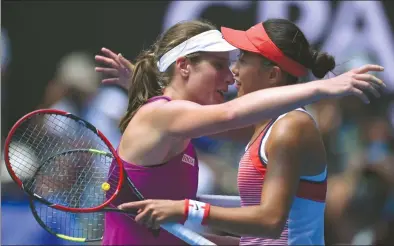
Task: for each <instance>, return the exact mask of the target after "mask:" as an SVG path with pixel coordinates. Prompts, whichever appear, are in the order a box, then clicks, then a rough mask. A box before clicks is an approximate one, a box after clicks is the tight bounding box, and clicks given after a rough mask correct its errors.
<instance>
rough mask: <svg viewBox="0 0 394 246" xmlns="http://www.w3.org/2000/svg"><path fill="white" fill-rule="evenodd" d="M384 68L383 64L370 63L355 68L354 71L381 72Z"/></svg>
mask: <svg viewBox="0 0 394 246" xmlns="http://www.w3.org/2000/svg"><path fill="white" fill-rule="evenodd" d="M383 70H384V67H382V66H379V65H373V64H368V65H364V66H362V67H359V68H356V69H353V72H354V73H367V72H371V71H375V72H381V71H383Z"/></svg>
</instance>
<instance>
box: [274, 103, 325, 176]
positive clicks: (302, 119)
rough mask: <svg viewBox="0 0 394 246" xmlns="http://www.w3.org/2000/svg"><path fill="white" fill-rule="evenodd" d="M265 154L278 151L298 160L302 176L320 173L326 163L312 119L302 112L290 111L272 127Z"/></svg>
mask: <svg viewBox="0 0 394 246" xmlns="http://www.w3.org/2000/svg"><path fill="white" fill-rule="evenodd" d="M267 145H268V146H267V153H268V155H269V152H270V151H275V150H276V151H278V150H279V152H278V153H283V154H285V153H287V154H289V155H293V157H294V158H300V160H301V162H302V163H303V164H302V166H301V174H302V175H316V174H318V173H321V172H322V171H323V170H324V168H325V164H326V162H327V160H326V151H325V148H324V143H323V140H322V138H321V135H320V132H319V129H318V127H317V125H316V123H315V121H314V120H313V118H312V117H311V116H310V115H309V114H307V113H305V112H302V111H292V112H290V113H288V114H287V115H286V116H285V117H283V118H282V119H280V120H278V121H277V122H276V123H275V125H274V126H273V127H272V131H271V135H270V137H269V139H268V143H267Z"/></svg>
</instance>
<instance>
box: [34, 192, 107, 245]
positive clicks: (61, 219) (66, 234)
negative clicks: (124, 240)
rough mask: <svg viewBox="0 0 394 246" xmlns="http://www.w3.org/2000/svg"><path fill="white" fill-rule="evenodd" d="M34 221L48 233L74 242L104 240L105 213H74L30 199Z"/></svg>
mask: <svg viewBox="0 0 394 246" xmlns="http://www.w3.org/2000/svg"><path fill="white" fill-rule="evenodd" d="M30 209H31V212H32V214H33V217H34V219H35V220H36V221H37V223H38V224H39V225H40V226H41V227H42V228H44V229H45V230H46V231H47V232H48V233H50V234H52V235H54V236H56V237H58V238H61V239H64V240H67V241H72V242H98V241H101V240H102V238H103V233H104V213H103V212H96V213H72V212H65V211H62V210H57V209H54V208H51V207H49V206H47V205H46V204H43V203H41V202H40V201H38V200H35V199H30Z"/></svg>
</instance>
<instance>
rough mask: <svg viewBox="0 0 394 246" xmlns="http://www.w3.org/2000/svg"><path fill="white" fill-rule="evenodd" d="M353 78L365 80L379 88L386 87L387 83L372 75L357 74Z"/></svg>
mask: <svg viewBox="0 0 394 246" xmlns="http://www.w3.org/2000/svg"><path fill="white" fill-rule="evenodd" d="M353 78H355V79H357V80H364V81H367V82H371V83H373V84H375V85H377V86H378V87H382V86H383V87H386V85H385V83H383V81H382V80H380V79H379V78H377V77H375V76H373V75H372V74H355V75H354V76H353Z"/></svg>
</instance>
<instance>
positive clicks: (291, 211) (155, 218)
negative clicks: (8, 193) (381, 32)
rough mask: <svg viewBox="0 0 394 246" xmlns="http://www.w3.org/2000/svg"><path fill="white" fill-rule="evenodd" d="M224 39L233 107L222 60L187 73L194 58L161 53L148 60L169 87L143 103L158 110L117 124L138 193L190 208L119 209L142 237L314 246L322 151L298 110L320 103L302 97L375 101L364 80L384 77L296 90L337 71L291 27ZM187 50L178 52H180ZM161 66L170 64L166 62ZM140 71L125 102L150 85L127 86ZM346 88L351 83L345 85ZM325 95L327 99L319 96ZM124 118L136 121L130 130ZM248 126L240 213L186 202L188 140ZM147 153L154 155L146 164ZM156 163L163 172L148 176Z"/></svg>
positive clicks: (258, 28)
mask: <svg viewBox="0 0 394 246" xmlns="http://www.w3.org/2000/svg"><path fill="white" fill-rule="evenodd" d="M192 23H193V24H195V23H198V22H192ZM182 25H185V26H184V28H186V29H187V27H190V25H191V24H189V23H187V24H180V25H178V26H175V27H173V29H172V30H171V29H170V30H169V32H168V33H167V34H166V35H169V33H172V31H175V30H177V28H178V27H181V26H182ZM184 32H186V31H185V29H184ZM222 33H223V36H224V38H225V39H226V40H227V41H228V42H229V43H230V44H231V45H233V46H235V47H237V48H239V49H241V50H242V52H241V55H240V58H239V60H238V61H237V63H236V65H235V67H234V68H233V69H232V72H233V73H234V79H235V80H236V83H237V84H236V85H237V87H238V93H239V97H238V98H237V99H235V100H233V101H230V102H226V103H223V97H222V92H223V91H226V88H227V85H228V84H230V83H232V81H233V80H232V79H233V77H232V74H230V73H229V71H228V70H227V67H226V62H227V61H225V60H226V58H227V54H224V53H217V54H215V55H213V54H212V53H200V54H199V55H198V56H197V57H199V58H200V60H198V62H197V63H194V61H195V60H193V59H195V57H193V59H190V60H189V59H188V58H185V57H184V56H185V53H181V52H179V53H175V51H174V50H176V51H177V49H178V48H175V49H174V50H170V51H164V50H163V51H159V52H156V53H155V58H157V59H159V58H160V57H161V58H160V61H159V70H160V71H165V69H166V68H167V66H165V67H164V68H162V67H161V65H162V64H170V63H172V64H174V65H172V67H171V69H170V70H167V71H170V72H171V75H172V76H173V77H172V81H171V82H170V83H166V82H164V83H163V81H162V80H160V79H159V80H158V81H161V82H162V83H163V84H162V86H161V87H160V86H159V85H157V84H155V86H156V87H155V88H156V90H157V93H160V88H165V90H164V95H165V98H163V97H159V98H160V100H158V97H156V98H155V99H150V101H152V100H156V101H155V102H152V103H150V104H149V105H146V106H144V107H143V108H140V109H139V111H138V112H137V113H135V111H132V112H130V113H129V114H128V115H127V116H126V118H125V120H124V121H123V124H122V126H125V124H126V123H127V124H128V126H127V128H126V131H125V135H124V138H123V140H122V142H121V144H120V148H119V151H120V154H121V157H122V158H124V159H125V160H127V161H128V162H130V163H139V165H138V168H139V169H140V170H144V171H145V172H144V174H142V173H141V174H140V176H138V178H141V184H142V185H143V186H141V187H140V188H141V189H143V190H145V191H146V193H147V194H148V193H149V194H151V195H152V196H151V197H155V198H156V197H159V196H160V197H165V196H167V197H175V196H183V197H185V198H189V199H185V200H180V201H174V199H171V198H170V199H171V200H146V201H138V202H130V203H124V204H122V205H121V206H119V207H120V208H122V209H138V210H139V215H138V216H137V217H136V221H137V222H138V223H139V224H142V225H145V226H147V227H150V228H158V226H159V224H161V223H163V222H169V221H172V222H174V221H182V222H185V221H191V222H194V223H201V224H207V225H209V226H212V227H214V228H217V229H220V230H222V231H226V232H228V233H232V234H236V235H240V236H242V238H241V245H248V244H250V245H265V244H275V245H278V244H283V245H285V244H290V245H293V244H309V245H310V244H318V245H322V244H324V230H323V224H324V207H325V195H326V176H327V169H326V158H325V150H324V146H323V143H322V140H321V137H320V134H319V130H318V128H317V126H316V124H315V121H314V120H313V118H312V117H311V116H310V115H309V114H308V113H307V111H306V110H305V109H303V108H301V106H303V105H305V104H308V103H310V102H312V101H313V100H315V99H316V98H321V94H320V95H319V96H317V97H316V96H307V95H308V94H309V93H311V94H314V93H316V90H315V92H313V89H312V91H310V92H309V90H311V89H310V87H311V86H312V87H315V86H316V85H317V86H322V85H323V84H324V86H323V87H325V89H324V90H330V91H331V92H330V93H327V92H325V93H323V94H325V95H330V97H333V96H342V95H345V94H347V95H348V94H349V93H348V92H349V89H350V88H352V89H350V90H351V91H355V90H354V89H356V90H357V91H358V92H361V91H365V89H366V88H369V89H370V90H369V91H370V92H372V93H373V94H374V95H376V96H379V92H378V91H377V90H376V89H377V88H379V87H380V86H379V84H381V82H380V81H379V80H378V79H377V78H375V77H373V76H372V75H369V74H366V72H368V71H372V70H374V71H375V70H376V71H381V69H382V68H381V67H379V66H370V65H368V66H364V67H361V68H358V69H355V70H352V71H350V72H347V73H345V74H343V75H341V76H338V77H335V78H333V79H329V80H326V81H321V82H311V83H307V84H303V85H294V84H296V83H297V80H298V78H299V77H302V76H304V75H306V73H307V68H309V69H311V70H312V72H313V74H314V75H315V76H316V77H318V78H323V77H324V76H325V75H326V74H327V72H328V71H330V70H332V69H334V67H335V61H334V58H333V57H332V56H329V55H327V54H326V53H319V52H317V51H315V50H313V49H311V48H310V46H309V43H308V41H307V40H306V38H305V36H304V34H303V33H302V32H301V30H300V29H299V28H298V27H297V26H296V25H295V24H293V23H292V22H290V21H287V20H283V19H271V20H268V21H266V22H264V23H259V24H257V25H255V26H253V27H251V28H250V29H249V30H247V31H246V32H244V31H237V30H232V29H229V28H222ZM166 35H164V37H163V38H162V39H161V40H160V41H159V43H158V44H157V45H158V47H159V48H160V47H166V48H168V49H169V48H170V47H169V46H165V45H163V43H160V42H163V41H164V40H165V41H167V40H169V39H166V37H168V36H166ZM209 42H210V40H209V39H202V40H199V43H198V44H197V43H196V44H194V45H195V46H199V45H201V46H204V47H208V43H209ZM174 45H175V43H174ZM190 46H193V45H190ZM186 47H188V45H186ZM185 49H187V48H184V46H182V48H181V50H182V51H184V50H185ZM156 51H158V49H156ZM193 51H196V50H193ZM199 51H201V50H199ZM209 51H212V49H210V50H209ZM163 54H164V55H163ZM162 55H163V56H162ZM168 57H171V58H172V59H171V60H167V59H168ZM204 59H207V60H204ZM211 59H212V60H211ZM220 59H222V60H223V62H220ZM224 61H225V62H224ZM164 62H165V63H164ZM219 64H220V65H219ZM138 68H139V67H138V65H137V67H136V71H135V72H136V74H135V76H134V77H133V84H132V85H131V92H135V91H136V90H137V89H138V90H141V89H140V88H147V87H148V84H147V83H148V82H146V84H144V85H138V84H134V83H137V81H136V80H135V79H136V78H137V76H138V73H139V72H140V71H138ZM353 78H355V79H356V81H355V82H351V81H349V79H350V80H352V79H353ZM153 79H155V77H153V74H152V83H156V80H157V79H156V80H153ZM340 81H341V82H340ZM373 81H376V85H377V86H376V88H375V83H373ZM356 84H357V85H356ZM361 84H365V87H360V86H359V85H361ZM339 85H340V86H339ZM367 85H368V87H367ZM342 86H344V87H347V89H346V91H347V92H346V93H344V92H343V91H341V90H343V89H340V87H342ZM328 87H331V88H335V89H326V88H328ZM344 87H342V88H344ZM360 89H361V90H360ZM317 91H319V90H317ZM334 91H335V92H334ZM311 94H309V95H311ZM351 94H353V93H351ZM354 94H356V95H362V94H361V93H354ZM145 95H146V96H147V97H151V96H155V95H157V94H154V93H152V94H148V93H145ZM130 96H133V97H131V99H130V100H131V101H130V102H133V103H134V104H132V105H135V107H137V106H138V107H139V105H140V104H141V103H143V102H141V103H140V104H139V103H136V102H135V100H136V99H135V98H136V96H137V95H136V94H134V95H133V93H131V94H130ZM141 98H142V97H141ZM170 98H171V99H170ZM312 98H315V99H312ZM146 99H147V98H145V99H144V100H146ZM311 99H312V100H311ZM364 99H365V98H364ZM218 103H219V104H218ZM209 104H211V105H209ZM213 104H217V105H213ZM202 105H204V106H202ZM208 105H209V106H208ZM135 107H134V108H135ZM130 109H133V108H130ZM131 115H134V117H133V118H132V119H131V121H129V120H128V119H130V117H128V116H131ZM278 116H279V117H278ZM252 124H253V125H254V128H255V131H254V134H253V136H252V137H251V139H250V141H249V144H248V146H247V147H246V152H245V155H244V156H243V158H242V159H241V162H240V167H239V175H238V187H239V192H240V196H241V201H242V206H243V207H242V208H222V207H216V206H210V204H207V203H203V202H199V201H195V200H192V199H190V197H194V196H195V193H194V192H195V186H196V181H197V176H196V172H194V171H189V172H188V171H187V170H186V168H189V169H193V168H194V167H196V165H197V160H196V157H195V154H194V152H189V151H190V143H189V140H190V138H193V137H198V136H202V135H208V134H213V133H217V132H220V131H228V130H232V129H235V128H241V127H246V126H248V125H252ZM136 139H138V141H136ZM142 139H143V141H139V140H142ZM137 146H140V147H137ZM170 146H171V147H170ZM153 151H154V153H155V155H152V154H150V155H147V152H149V153H153ZM185 151H186V152H185ZM185 157H187V158H185ZM168 160H171V161H168ZM182 161H183V162H185V163H182ZM156 163H166V164H165V165H161V166H160V167H156V168H151V169H148V168H147V166H151V164H156ZM154 172H156V173H154ZM155 175H157V176H155ZM154 179H156V180H154ZM157 179H160V180H157ZM164 181H167V183H165V182H164ZM263 183H264V186H263ZM160 185H161V186H160ZM158 186H160V188H158ZM149 187H150V188H149ZM171 189H173V190H171ZM111 216H115V215H111Z"/></svg>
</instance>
